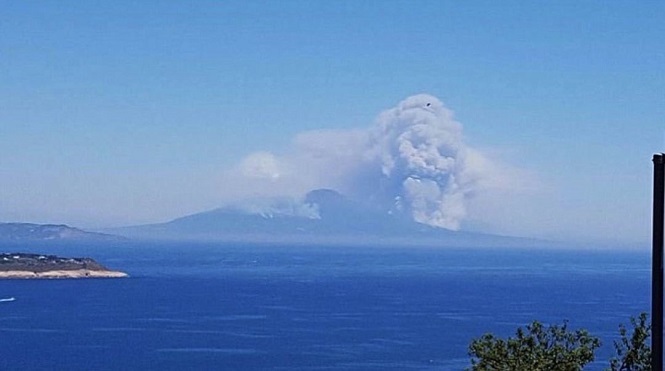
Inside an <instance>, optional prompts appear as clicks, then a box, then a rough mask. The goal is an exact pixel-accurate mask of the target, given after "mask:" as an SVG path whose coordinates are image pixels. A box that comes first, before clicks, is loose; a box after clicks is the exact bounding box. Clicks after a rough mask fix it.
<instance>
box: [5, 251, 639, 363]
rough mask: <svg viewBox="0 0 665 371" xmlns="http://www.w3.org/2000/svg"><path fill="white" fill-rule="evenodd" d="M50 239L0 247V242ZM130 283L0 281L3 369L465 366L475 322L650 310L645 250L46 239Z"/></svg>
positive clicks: (592, 319) (600, 330) (607, 335)
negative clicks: (126, 276)
mask: <svg viewBox="0 0 665 371" xmlns="http://www.w3.org/2000/svg"><path fill="white" fill-rule="evenodd" d="M15 250H20V251H42V252H43V251H46V250H47V248H46V247H41V248H39V247H25V246H23V247H17V246H1V247H0V251H15ZM48 250H49V251H50V252H53V253H57V254H66V255H71V256H83V255H85V256H93V257H95V258H97V259H98V260H99V261H101V262H102V263H104V264H106V265H107V266H109V267H112V268H116V269H120V270H124V271H127V272H128V273H130V274H131V276H132V277H131V278H129V279H118V280H54V281H30V280H28V281H15V280H13V281H0V298H6V297H15V298H16V300H15V301H13V302H0V336H1V337H2V346H1V347H0V369H2V370H45V369H49V370H52V369H55V370H131V369H136V370H146V369H154V370H184V369H191V370H198V369H201V370H206V369H207V370H461V369H464V368H465V367H467V366H468V365H469V361H468V356H467V346H468V344H469V342H470V340H471V339H472V338H474V337H477V336H479V335H481V334H483V333H484V332H494V333H496V334H499V335H504V336H505V335H509V334H512V333H513V332H514V330H515V329H516V327H517V326H520V325H524V324H526V323H528V322H530V321H531V320H533V319H538V320H541V321H543V322H546V323H549V322H561V321H562V320H563V319H569V320H570V326H571V327H572V328H577V327H584V328H587V329H589V330H590V331H591V332H592V333H593V334H594V335H596V336H599V337H601V338H602V340H603V342H604V346H603V349H601V351H599V352H598V358H599V360H600V361H601V362H599V363H598V364H596V365H594V367H590V368H589V369H602V368H603V367H604V366H606V365H607V363H606V362H605V360H606V359H607V358H608V357H609V356H610V354H611V352H612V347H611V343H612V340H613V339H614V338H616V336H617V325H618V324H619V323H626V322H627V321H628V318H629V316H631V315H636V314H638V313H639V312H640V311H646V310H648V309H649V302H650V301H649V300H650V294H649V290H650V288H649V287H650V278H649V277H650V263H649V259H650V257H649V255H648V254H646V253H635V252H632V253H627V252H603V253H598V252H571V251H565V252H560V251H559V252H554V251H527V250H519V251H517V250H494V251H489V250H451V249H447V250H432V249H399V248H383V249H378V248H361V247H359V248H355V249H352V248H332V247H331V248H304V247H288V246H271V247H268V246H241V245H217V246H213V245H161V246H156V245H133V246H132V245H121V246H88V247H80V246H79V247H76V246H70V247H65V246H51V247H48Z"/></svg>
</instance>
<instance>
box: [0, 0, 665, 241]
mask: <svg viewBox="0 0 665 371" xmlns="http://www.w3.org/2000/svg"><path fill="white" fill-rule="evenodd" d="M0 8H2V11H1V12H0V182H2V187H0V220H3V221H33V222H58V223H60V222H62V223H70V224H74V225H78V226H83V227H100V226H110V225H126V224H134V223H148V222H158V221H164V220H169V219H171V218H174V217H177V216H180V215H184V214H190V213H194V212H198V211H202V210H207V209H211V208H214V207H217V206H219V205H220V204H222V203H224V202H226V201H227V200H228V199H229V197H230V196H229V194H235V193H237V192H236V190H231V189H229V188H230V187H232V186H231V185H229V184H227V183H226V179H227V175H225V174H226V173H227V172H228V170H229V169H232V168H234V167H235V166H237V164H238V163H239V162H241V161H242V159H243V158H245V156H247V155H248V154H250V153H253V152H256V151H270V152H272V153H276V154H280V153H285V152H288V151H289V150H290V149H289V148H290V147H291V145H292V144H291V143H292V141H293V138H294V137H295V136H297V135H298V134H300V133H303V132H306V131H310V130H320V129H338V130H352V129H358V128H360V129H362V128H367V127H369V126H370V125H372V123H373V122H374V121H375V119H376V117H377V115H378V114H379V113H380V112H382V111H383V110H386V109H388V108H391V107H393V106H395V105H396V104H397V103H398V102H400V101H401V100H402V99H404V98H406V97H408V96H410V95H413V94H417V93H428V94H431V95H434V96H436V97H438V98H439V99H440V100H441V101H442V102H443V103H444V104H445V105H446V106H447V107H448V108H450V109H451V110H453V111H454V112H455V117H456V119H457V120H458V121H459V122H461V123H462V125H463V126H464V137H465V141H466V143H467V144H469V145H471V146H473V147H475V148H479V149H482V150H483V151H484V152H485V153H486V154H488V155H489V156H491V157H497V158H500V160H501V162H502V163H506V164H510V166H512V167H515V168H519V169H521V170H523V171H524V172H525V173H528V174H530V177H531V178H532V179H536V181H535V183H536V184H537V186H534V187H532V188H535V189H530V190H529V191H528V192H526V193H525V194H516V195H515V194H514V195H512V196H511V198H510V200H509V201H504V200H490V201H488V202H487V204H488V205H490V206H488V209H487V210H483V209H482V207H480V206H478V205H476V206H475V208H476V212H477V213H479V214H482V216H479V217H477V218H476V219H475V220H474V218H473V217H472V218H470V220H469V221H468V222H467V224H466V225H467V227H468V228H469V229H484V230H488V231H492V232H497V233H508V234H520V235H532V236H543V237H549V238H552V237H554V238H571V239H578V240H579V239H582V240H612V241H620V242H633V241H642V242H646V241H648V239H649V231H650V227H649V224H650V198H651V189H650V182H651V162H650V159H651V156H652V154H653V153H654V152H658V151H663V150H665V148H664V147H665V130H664V129H665V127H664V122H665V121H664V119H665V104H663V103H665V102H663V91H664V90H663V88H665V75H664V74H663V66H664V65H665V57H664V54H665V42H664V41H663V40H664V38H663V36H664V35H665V22H663V19H665V3H663V2H660V1H644V2H631V1H612V2H606V1H587V2H579V1H557V2H524V1H519V2H518V1H502V2H497V1H469V2H459V1H457V2H454V1H380V2H379V1H373V2H370V1H364V2H362V1H335V2H313V1H279V2H277V1H274V2H268V1H261V2H257V1H190V2H168V1H144V2H130V1H86V2H81V1H39V2H14V1H0ZM234 187H237V185H234ZM234 192H235V193H234ZM539 210H544V211H542V212H541V211H539Z"/></svg>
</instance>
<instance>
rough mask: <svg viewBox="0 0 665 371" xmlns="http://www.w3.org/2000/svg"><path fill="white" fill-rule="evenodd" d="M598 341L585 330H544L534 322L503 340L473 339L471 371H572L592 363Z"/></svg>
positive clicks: (492, 337) (566, 324)
mask: <svg viewBox="0 0 665 371" xmlns="http://www.w3.org/2000/svg"><path fill="white" fill-rule="evenodd" d="M599 347H600V340H599V339H598V338H596V337H594V336H591V335H590V334H589V333H588V332H587V331H586V330H576V331H569V330H568V322H566V321H564V323H563V325H561V326H558V325H550V326H549V327H547V328H546V327H544V326H543V325H542V324H541V323H540V322H537V321H534V322H532V323H531V324H530V325H528V326H526V330H524V329H522V328H521V327H520V328H518V329H517V332H516V336H515V337H514V338H508V339H507V340H503V339H500V338H497V337H495V336H494V335H492V334H485V335H483V336H482V337H480V338H479V339H475V340H473V341H472V342H471V345H470V346H469V355H470V356H471V368H470V370H473V371H523V370H524V371H525V370H530V371H576V370H581V369H582V368H583V367H584V365H586V364H588V363H590V362H592V361H593V360H594V352H595V350H596V349H598V348H599Z"/></svg>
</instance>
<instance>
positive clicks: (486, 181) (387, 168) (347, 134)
mask: <svg viewBox="0 0 665 371" xmlns="http://www.w3.org/2000/svg"><path fill="white" fill-rule="evenodd" d="M523 175H524V174H523V173H522V172H520V171H519V170H517V169H514V168H511V167H510V166H507V165H506V164H501V163H498V162H496V161H490V160H489V159H488V158H487V157H486V156H485V155H484V154H483V153H482V152H481V151H480V150H478V149H474V148H471V147H470V146H468V145H467V144H466V143H465V142H464V137H463V134H462V125H461V124H460V123H459V122H457V121H455V119H454V117H453V112H452V111H451V110H449V109H447V108H446V107H445V106H444V105H443V103H441V102H440V101H439V100H438V99H437V98H435V97H433V96H431V95H427V94H420V95H415V96H412V97H409V98H407V99H405V100H403V101H402V102H400V103H399V104H398V105H397V106H396V107H394V108H391V109H388V110H386V111H384V112H383V113H381V114H380V115H379V116H378V118H377V119H376V122H375V123H374V125H373V126H371V127H369V128H368V129H365V130H347V131H343V130H320V131H311V132H306V133H302V134H300V135H298V136H297V137H296V138H295V139H294V141H293V145H292V147H291V148H290V150H289V151H287V152H286V153H284V154H279V155H277V154H273V153H270V152H257V153H252V154H250V155H249V156H247V157H246V158H245V159H244V160H243V161H242V162H241V163H240V164H239V165H238V167H237V168H236V169H235V170H234V172H233V174H232V176H231V177H229V178H227V179H230V178H232V179H236V180H238V181H240V183H241V184H242V186H243V188H244V190H245V191H246V192H252V194H246V196H291V197H296V198H297V197H302V195H303V194H304V193H306V192H308V191H310V190H312V189H316V188H332V189H336V190H338V191H340V192H341V193H343V194H345V195H347V196H349V197H352V198H355V199H357V200H361V201H363V202H368V203H371V204H373V206H375V207H377V208H380V209H383V210H385V211H386V212H390V213H393V214H395V213H401V214H404V215H406V216H408V217H410V218H412V219H413V220H415V221H417V222H420V223H424V224H428V225H431V226H436V227H442V228H447V229H452V230H458V229H460V227H461V225H462V222H463V221H464V220H465V218H467V217H468V215H467V214H468V211H467V204H468V202H469V200H470V199H471V198H473V197H474V196H475V195H476V194H479V193H480V194H482V193H486V192H491V191H492V190H496V189H498V190H501V191H502V192H505V191H506V190H511V189H516V188H523V187H524V184H525V182H524V181H523V180H524V179H525V178H527V177H525V176H523ZM310 215H314V213H311V214H310Z"/></svg>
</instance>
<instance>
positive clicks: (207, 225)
mask: <svg viewBox="0 0 665 371" xmlns="http://www.w3.org/2000/svg"><path fill="white" fill-rule="evenodd" d="M107 232H109V233H113V234H118V235H122V236H126V237H129V238H138V239H153V240H199V241H206V240H208V241H251V242H273V243H274V242H278V243H279V242H284V243H338V244H339V243H342V244H362V243H368V244H400V245H429V246H460V247H461V246H478V247H489V246H531V245H533V244H534V243H535V242H537V241H534V240H531V239H524V238H515V237H504V236H496V235H489V234H480V233H470V232H456V231H450V230H446V229H442V228H436V227H432V226H428V225H425V224H421V223H416V222H414V221H411V220H408V219H406V218H405V217H404V216H396V215H393V214H390V213H388V212H386V211H382V210H377V209H373V208H371V207H368V206H365V205H363V204H361V203H358V202H355V201H352V200H350V199H348V198H346V197H345V196H343V195H341V194H340V193H338V192H336V191H333V190H327V189H321V190H315V191H312V192H310V193H308V194H307V196H306V197H305V199H304V200H303V201H302V202H300V203H295V202H289V201H285V200H277V199H276V200H262V202H259V203H258V204H252V203H249V204H246V205H241V206H238V205H236V206H228V207H222V208H218V209H215V210H212V211H207V212H202V213H198V214H193V215H189V216H185V217H181V218H177V219H174V220H172V221H170V222H166V223H160V224H150V225H141V226H133V227H125V228H116V229H110V230H107ZM541 244H542V241H541Z"/></svg>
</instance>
